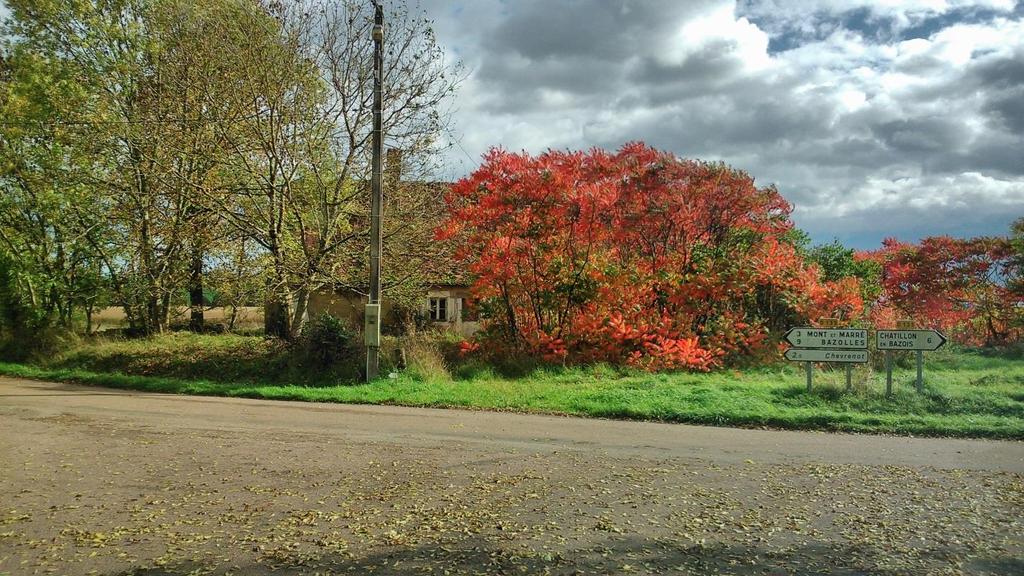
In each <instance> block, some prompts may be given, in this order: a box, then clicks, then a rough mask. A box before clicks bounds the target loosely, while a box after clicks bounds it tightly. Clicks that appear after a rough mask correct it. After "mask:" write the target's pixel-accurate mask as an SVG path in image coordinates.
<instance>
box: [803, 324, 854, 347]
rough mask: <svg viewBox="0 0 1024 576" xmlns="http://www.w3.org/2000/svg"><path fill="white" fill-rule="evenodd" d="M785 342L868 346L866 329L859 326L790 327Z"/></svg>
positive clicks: (810, 345) (805, 344)
mask: <svg viewBox="0 0 1024 576" xmlns="http://www.w3.org/2000/svg"><path fill="white" fill-rule="evenodd" d="M786 342H789V343H790V344H792V345H793V346H799V347H800V348H830V349H831V348H834V349H840V348H843V349H851V348H853V349H861V350H867V348H868V331H867V330H862V329H860V328H805V327H801V328H790V330H789V332H786Z"/></svg>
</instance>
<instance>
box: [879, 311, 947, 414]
mask: <svg viewBox="0 0 1024 576" xmlns="http://www.w3.org/2000/svg"><path fill="white" fill-rule="evenodd" d="M906 326H907V323H906V322H902V321H901V322H900V323H899V329H898V330H879V331H878V332H876V333H875V347H876V348H877V349H878V350H885V395H886V396H890V395H892V352H893V350H909V351H914V352H917V385H916V386H915V387H916V388H917V391H918V392H922V391H923V390H924V353H925V352H932V351H935V350H938V349H939V348H942V346H943V345H945V344H946V337H945V336H943V335H942V333H941V332H939V331H938V330H916V329H913V328H906ZM911 326H912V324H911Z"/></svg>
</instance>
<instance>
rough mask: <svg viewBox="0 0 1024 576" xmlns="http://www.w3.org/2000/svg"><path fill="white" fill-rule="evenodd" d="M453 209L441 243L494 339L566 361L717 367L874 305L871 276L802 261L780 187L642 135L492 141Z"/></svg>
mask: <svg viewBox="0 0 1024 576" xmlns="http://www.w3.org/2000/svg"><path fill="white" fill-rule="evenodd" d="M449 208H450V211H449V218H448V219H447V221H446V222H445V224H444V226H442V227H441V228H440V229H439V236H440V237H441V238H444V239H449V240H453V241H454V242H455V243H456V245H457V246H459V249H458V252H457V257H458V258H459V259H460V260H462V261H463V262H465V264H466V265H467V266H468V267H469V270H470V271H471V273H472V274H473V275H474V277H475V279H476V280H475V283H474V286H473V290H474V295H475V296H476V297H477V298H479V299H481V302H482V311H483V312H484V316H485V317H486V318H487V319H488V323H487V329H486V330H485V332H484V333H483V338H484V340H490V341H491V342H501V343H502V344H503V345H516V346H520V347H525V348H526V349H528V350H529V351H532V352H534V353H538V354H541V355H543V356H544V357H546V358H548V359H551V360H562V361H566V360H568V361H608V362H615V363H625V364H630V365H636V366H642V367H647V368H651V369H658V368H685V369H695V370H708V369H710V368H712V367H714V366H716V365H720V364H722V363H724V362H727V361H729V360H735V359H739V358H748V357H750V356H751V355H757V354H759V353H763V352H766V351H770V350H772V349H773V346H772V344H773V340H772V338H771V337H770V331H771V330H772V329H776V330H777V329H780V328H783V327H786V326H787V325H789V324H791V323H792V322H795V321H797V320H799V319H803V318H806V317H813V318H816V317H819V316H828V315H833V314H837V313H838V314H845V315H857V314H859V313H860V312H861V310H862V308H863V305H862V303H861V301H860V297H859V295H858V294H859V289H858V286H857V282H856V280H849V279H847V280H843V281H840V282H835V283H824V282H821V281H820V278H819V276H820V275H819V274H818V271H817V269H816V268H815V267H812V266H808V265H806V264H805V263H804V262H803V260H802V259H801V258H800V257H799V255H798V253H797V250H796V249H795V248H794V246H793V245H792V243H791V242H790V241H789V240H788V235H789V232H790V230H791V228H792V223H791V221H790V219H789V213H790V206H789V204H788V203H787V202H786V201H785V200H784V199H783V198H782V196H781V195H779V193H778V192H777V191H776V190H775V189H774V188H773V187H766V188H758V187H756V186H755V185H754V181H753V179H752V178H751V177H750V176H748V175H747V174H745V173H743V172H741V171H739V170H735V169H732V168H729V167H727V166H725V165H723V164H716V163H705V162H696V161H686V160H680V159H678V158H676V157H675V156H672V155H671V154H667V153H663V152H659V151H657V150H655V149H653V148H649V147H647V146H645V145H643V144H639V143H633V144H627V145H626V146H624V147H623V148H622V149H621V150H620V151H619V152H618V153H615V154H612V153H608V152H604V151H601V150H592V151H590V152H589V153H581V152H557V151H549V152H547V153H545V154H542V155H540V156H538V157H531V156H529V155H527V154H525V153H524V154H512V153H508V152H505V151H503V150H498V149H495V150H491V151H490V152H489V153H488V154H487V155H486V156H485V158H484V163H483V165H482V166H481V167H480V168H479V169H478V170H477V171H476V172H474V173H473V174H472V175H470V176H469V177H467V178H464V179H463V180H461V181H459V182H457V183H456V184H455V185H454V186H453V188H452V191H451V195H450V198H449Z"/></svg>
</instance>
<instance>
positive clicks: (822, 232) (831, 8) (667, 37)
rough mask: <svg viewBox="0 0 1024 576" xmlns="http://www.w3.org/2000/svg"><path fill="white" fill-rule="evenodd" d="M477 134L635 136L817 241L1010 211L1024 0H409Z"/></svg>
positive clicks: (1021, 166)
mask: <svg viewBox="0 0 1024 576" xmlns="http://www.w3.org/2000/svg"><path fill="white" fill-rule="evenodd" d="M423 9H425V10H426V11H427V13H428V14H429V16H430V17H431V18H432V19H434V21H435V24H436V30H437V32H438V37H439V40H440V42H441V43H443V44H444V45H445V47H446V49H447V50H448V52H449V57H450V58H453V59H461V60H462V61H463V62H464V63H465V65H466V67H467V71H468V74H469V76H468V78H467V80H466V82H465V84H464V85H463V86H462V89H461V91H460V93H459V95H458V100H457V103H456V106H457V112H456V118H455V120H456V126H455V132H454V135H455V139H457V140H458V143H459V145H458V146H455V147H454V148H453V150H452V152H451V153H450V164H451V166H452V168H451V172H452V174H451V175H452V176H456V177H457V176H461V175H463V174H465V173H468V172H469V171H471V170H472V169H473V168H474V167H475V165H476V163H477V162H478V160H479V158H480V154H481V153H483V152H484V151H485V150H486V149H487V148H489V147H491V146H502V147H504V148H506V149H510V150H516V151H518V150H527V151H529V152H531V153H538V152H541V151H543V150H545V149H547V148H558V149H565V148H571V149H586V148H590V147H593V146H599V147H604V148H609V149H615V148H618V147H619V146H620V145H621V144H622V143H623V142H626V141H630V140H643V141H645V142H647V143H649V144H651V145H653V146H655V147H658V148H661V149H665V150H670V151H672V152H674V153H676V154H678V155H679V156H683V157H689V158H700V159H713V160H724V161H725V162H728V163H729V164H731V165H733V166H736V167H739V168H742V169H744V170H746V171H748V172H749V173H750V174H751V175H753V176H754V177H755V178H756V179H757V181H758V182H759V183H761V184H769V183H774V184H776V185H777V186H778V188H779V190H780V191H781V192H782V194H783V195H784V196H785V197H786V198H787V199H789V201H790V202H792V203H793V204H794V205H795V212H794V219H795V220H796V223H797V225H798V226H800V227H801V228H803V229H805V230H807V231H808V232H809V233H810V234H811V236H812V238H813V239H814V240H815V241H817V242H827V241H830V240H831V239H833V238H838V239H840V240H841V241H843V242H844V243H847V244H849V245H851V246H857V247H862V248H867V247H873V246H876V245H877V244H878V243H879V242H880V241H881V239H882V238H883V237H885V236H890V235H892V236H897V237H899V238H901V239H906V240H916V239H917V238H920V237H922V236H927V235H935V234H950V235H954V236H969V235H980V234H1004V233H1005V232H1006V231H1007V227H1008V224H1009V222H1010V221H1011V220H1013V219H1015V218H1017V217H1020V216H1024V1H1021V2H1017V1H1016V0H987V1H980V2H960V1H957V0H946V1H943V0H908V1H902V2H900V1H895V0H880V1H878V2H875V3H860V2H844V1H833V0H806V1H804V0H775V1H770V0H769V1H764V2H761V1H755V0H741V1H738V2H733V1H724V0H687V1H683V0H642V1H641V0H559V1H555V0H461V1H459V0H456V1H451V0H424V3H423Z"/></svg>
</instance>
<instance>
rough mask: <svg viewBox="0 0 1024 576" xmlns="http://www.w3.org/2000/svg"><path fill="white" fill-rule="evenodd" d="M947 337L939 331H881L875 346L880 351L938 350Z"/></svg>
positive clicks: (876, 335)
mask: <svg viewBox="0 0 1024 576" xmlns="http://www.w3.org/2000/svg"><path fill="white" fill-rule="evenodd" d="M945 343H946V337H945V336H943V335H942V333H941V332H939V331H938V330H879V331H878V332H877V333H876V334H875V346H876V347H877V348H878V349H879V350H924V351H926V352H928V351H932V350H938V349H939V348H942V345H943V344H945Z"/></svg>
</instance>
